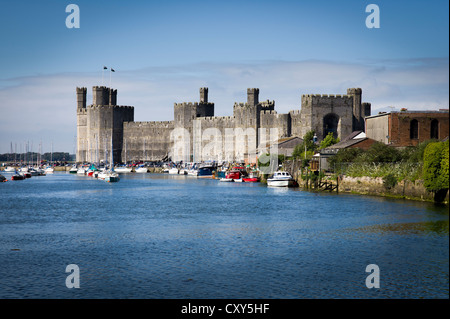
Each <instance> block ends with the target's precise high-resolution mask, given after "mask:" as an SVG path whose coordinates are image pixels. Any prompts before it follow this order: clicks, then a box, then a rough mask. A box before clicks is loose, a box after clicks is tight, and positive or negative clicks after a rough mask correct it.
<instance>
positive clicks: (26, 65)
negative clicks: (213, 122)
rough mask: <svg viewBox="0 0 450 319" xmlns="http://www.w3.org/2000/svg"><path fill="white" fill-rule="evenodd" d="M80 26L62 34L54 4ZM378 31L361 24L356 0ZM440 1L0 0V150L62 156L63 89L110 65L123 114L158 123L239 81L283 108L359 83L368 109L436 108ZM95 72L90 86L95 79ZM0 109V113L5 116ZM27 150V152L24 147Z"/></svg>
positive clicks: (70, 115)
mask: <svg viewBox="0 0 450 319" xmlns="http://www.w3.org/2000/svg"><path fill="white" fill-rule="evenodd" d="M70 3H74V4H77V5H78V6H79V8H80V28H79V29H68V28H66V25H65V19H66V17H67V15H68V13H66V12H65V8H66V6H67V5H68V4H70ZM370 3H375V4H377V5H378V6H379V8H380V21H381V27H380V28H379V29H368V28H367V27H366V25H365V20H366V17H367V15H368V14H369V13H366V12H365V8H366V6H367V5H368V4H370ZM448 12H449V4H448V1H446V0H445V1H428V2H425V1H392V0H391V1H376V0H374V1H357V0H344V1H283V0H279V1H261V0H260V1H245V0H242V1H220V2H219V1H164V2H163V1H116V0H109V1H94V0H90V1H76V0H71V1H67V2H66V1H61V0H58V1H57V0H53V1H50V0H43V1H8V2H4V3H2V6H1V12H0V30H1V31H0V32H1V35H0V37H1V43H2V45H1V48H0V70H1V72H0V112H1V114H2V116H1V117H0V136H1V138H0V153H5V152H9V150H10V143H11V142H12V143H13V144H14V145H15V144H17V145H18V147H19V145H23V144H24V142H25V141H30V142H31V141H33V143H34V144H33V145H38V144H39V143H40V141H41V140H42V144H43V151H49V150H50V145H51V142H52V141H53V143H54V150H61V151H67V152H73V150H74V136H75V134H76V117H75V87H76V86H86V87H88V102H91V98H92V96H91V94H90V92H91V91H90V90H91V86H93V85H100V84H102V67H103V65H106V66H109V67H112V68H114V69H115V70H116V72H115V73H113V74H112V78H111V79H112V80H111V84H112V86H113V87H114V88H117V89H118V103H119V104H122V105H133V106H135V120H137V121H152V120H172V119H173V103H174V102H183V101H198V98H199V97H198V89H199V87H201V86H207V87H209V96H210V100H211V101H212V102H214V103H215V105H216V115H232V106H233V103H234V102H243V101H246V89H247V88H248V87H259V88H260V99H261V100H265V99H270V100H275V103H276V104H275V109H276V110H277V111H278V112H279V113H285V112H288V111H289V110H292V109H300V98H301V95H302V94H309V93H330V94H343V93H345V91H346V89H347V88H348V87H361V88H362V89H363V99H364V101H367V102H371V103H372V109H373V112H376V110H383V109H386V108H387V107H388V106H394V107H395V108H396V109H399V108H401V107H407V108H409V109H439V108H448V103H449V102H448V101H449V99H448V95H449V92H448V77H449V66H448V58H449V54H448V52H449V40H448V38H449V31H448V30H449V16H448ZM109 79H110V78H109V73H108V72H107V73H105V74H104V79H103V84H104V85H109ZM6 114H7V116H5V115H6ZM34 150H37V147H35V148H34Z"/></svg>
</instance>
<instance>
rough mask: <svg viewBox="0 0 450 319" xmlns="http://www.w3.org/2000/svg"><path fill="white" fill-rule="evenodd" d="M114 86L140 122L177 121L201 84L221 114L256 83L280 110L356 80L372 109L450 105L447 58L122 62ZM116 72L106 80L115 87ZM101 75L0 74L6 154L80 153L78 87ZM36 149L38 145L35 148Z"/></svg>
mask: <svg viewBox="0 0 450 319" xmlns="http://www.w3.org/2000/svg"><path fill="white" fill-rule="evenodd" d="M115 70H116V72H115V73H113V74H112V86H113V87H114V88H117V89H118V97H117V100H118V104H120V105H133V106H134V107H135V120H136V121H154V120H172V119H173V103H174V102H185V101H186V102H195V101H198V100H199V88H200V87H203V86H207V87H209V100H210V102H214V103H215V114H216V115H219V116H221V115H232V112H233V103H234V102H245V101H246V99H247V97H246V90H247V88H249V87H258V88H259V89H260V100H266V99H270V100H275V109H276V110H277V111H278V112H279V113H286V112H288V111H289V110H293V109H300V101H301V95H302V94H345V93H346V90H347V88H349V87H361V88H362V89H363V101H366V102H371V103H372V110H375V111H376V110H377V109H383V108H385V107H387V106H394V107H396V109H399V108H401V107H407V108H408V109H439V108H448V105H449V98H448V96H449V91H448V84H449V83H448V78H449V65H448V59H423V60H398V61H369V62H360V63H356V62H355V63H335V62H327V61H314V60H311V61H300V62H280V61H267V62H260V63H241V64H220V63H203V64H193V65H183V66H171V67H157V68H156V67H149V68H142V69H139V70H127V71H121V70H119V69H115ZM109 79H110V78H109V73H108V72H105V74H104V81H103V82H104V85H107V86H109ZM101 82H102V74H101V72H97V73H95V74H93V73H90V74H84V73H68V74H49V75H42V76H39V75H36V76H30V77H22V78H13V79H6V80H3V81H0V112H1V114H2V116H1V117H0V136H1V139H0V141H1V142H0V153H5V152H9V149H10V142H13V144H14V143H23V142H24V141H27V140H29V141H31V140H33V142H34V145H38V144H39V141H40V140H41V139H42V141H43V144H44V148H43V151H49V150H50V143H51V141H52V140H53V142H54V150H59V151H68V152H71V153H72V152H73V150H74V136H75V134H76V116H75V112H76V111H75V110H76V95H75V88H76V87H77V86H86V87H88V104H89V103H91V102H92V93H91V92H92V86H94V85H101ZM35 150H37V148H36V149H35Z"/></svg>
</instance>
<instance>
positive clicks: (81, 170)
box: [77, 167, 86, 175]
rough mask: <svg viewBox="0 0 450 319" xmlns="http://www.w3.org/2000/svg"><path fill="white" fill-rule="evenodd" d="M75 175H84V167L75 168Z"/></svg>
mask: <svg viewBox="0 0 450 319" xmlns="http://www.w3.org/2000/svg"><path fill="white" fill-rule="evenodd" d="M77 175H86V169H84V168H83V167H80V168H79V169H77Z"/></svg>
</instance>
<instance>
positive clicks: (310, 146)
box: [292, 131, 317, 158]
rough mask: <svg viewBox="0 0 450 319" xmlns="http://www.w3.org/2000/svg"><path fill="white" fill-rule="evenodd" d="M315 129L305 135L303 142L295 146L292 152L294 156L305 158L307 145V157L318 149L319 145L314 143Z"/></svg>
mask: <svg viewBox="0 0 450 319" xmlns="http://www.w3.org/2000/svg"><path fill="white" fill-rule="evenodd" d="M314 134H315V132H314V131H309V132H307V133H306V134H305V136H303V142H302V143H300V144H298V145H297V146H295V148H294V151H293V152H292V157H293V158H305V145H306V157H308V155H311V154H314V151H315V150H316V149H317V145H316V144H314Z"/></svg>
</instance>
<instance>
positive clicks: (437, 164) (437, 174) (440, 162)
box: [422, 141, 449, 192]
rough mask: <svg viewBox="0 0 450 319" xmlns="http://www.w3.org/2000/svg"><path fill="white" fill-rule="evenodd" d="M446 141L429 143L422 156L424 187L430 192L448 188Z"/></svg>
mask: <svg viewBox="0 0 450 319" xmlns="http://www.w3.org/2000/svg"><path fill="white" fill-rule="evenodd" d="M448 145H449V143H448V141H447V142H445V143H444V142H434V143H429V144H428V145H427V146H426V148H425V151H424V154H423V172H422V175H423V181H424V186H425V187H426V189H427V190H429V191H431V192H437V191H439V190H442V189H447V188H449V182H448V178H449V175H448Z"/></svg>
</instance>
